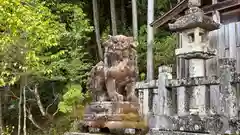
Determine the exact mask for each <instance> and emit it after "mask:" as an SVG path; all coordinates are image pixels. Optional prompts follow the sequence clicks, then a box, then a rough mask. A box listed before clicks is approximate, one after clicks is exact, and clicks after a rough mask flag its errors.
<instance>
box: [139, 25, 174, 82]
mask: <svg viewBox="0 0 240 135" xmlns="http://www.w3.org/2000/svg"><path fill="white" fill-rule="evenodd" d="M138 42H139V45H138V47H137V51H138V66H139V73H140V74H141V80H143V78H144V77H145V74H144V75H143V73H146V65H147V60H146V57H147V27H146V25H143V26H141V27H140V30H139V40H138ZM175 45H176V39H175V36H174V35H170V33H168V32H166V31H163V30H161V31H159V32H158V33H157V34H155V38H154V45H153V52H154V55H153V57H154V58H153V60H154V69H155V72H157V68H158V66H159V65H162V64H164V65H168V64H173V63H174V48H175Z"/></svg>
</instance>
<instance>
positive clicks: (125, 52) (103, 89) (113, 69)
mask: <svg viewBox="0 0 240 135" xmlns="http://www.w3.org/2000/svg"><path fill="white" fill-rule="evenodd" d="M104 47H105V54H104V56H105V58H104V62H103V61H100V62H99V63H98V64H97V65H96V66H94V67H93V68H92V70H91V72H90V76H89V80H88V87H89V89H90V90H91V91H92V92H93V94H94V95H95V97H94V101H99V100H102V101H109V100H110V101H114V102H115V101H123V100H128V101H132V102H137V101H138V99H137V97H136V95H135V94H134V92H135V85H136V79H137V75H138V68H137V60H136V57H137V53H136V45H135V43H134V39H133V37H126V36H123V35H117V36H112V37H110V38H109V40H107V41H106V42H105V43H104ZM125 90H126V91H127V92H126V95H124V92H125Z"/></svg>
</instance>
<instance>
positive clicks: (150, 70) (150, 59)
mask: <svg viewBox="0 0 240 135" xmlns="http://www.w3.org/2000/svg"><path fill="white" fill-rule="evenodd" d="M147 16H148V18H147V23H148V24H147V80H148V81H151V80H153V76H154V71H153V43H154V42H153V38H154V33H153V27H152V26H150V24H151V23H152V22H153V21H154V20H153V19H154V0H148V13H147Z"/></svg>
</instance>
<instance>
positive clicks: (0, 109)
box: [0, 90, 3, 134]
mask: <svg viewBox="0 0 240 135" xmlns="http://www.w3.org/2000/svg"><path fill="white" fill-rule="evenodd" d="M2 94H3V92H2V90H1V91H0V134H2V133H3V117H2V114H3V108H2Z"/></svg>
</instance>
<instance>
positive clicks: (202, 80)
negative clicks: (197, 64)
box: [166, 76, 220, 88]
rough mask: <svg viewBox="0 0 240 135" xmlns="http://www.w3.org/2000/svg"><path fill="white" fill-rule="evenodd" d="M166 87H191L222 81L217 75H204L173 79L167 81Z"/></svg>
mask: <svg viewBox="0 0 240 135" xmlns="http://www.w3.org/2000/svg"><path fill="white" fill-rule="evenodd" d="M167 82H168V83H167V84H166V87H171V88H174V87H181V86H185V87H190V86H198V85H218V84H219V83H220V78H219V77H217V76H209V77H208V76H204V77H189V78H183V79H171V80H169V81H167Z"/></svg>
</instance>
